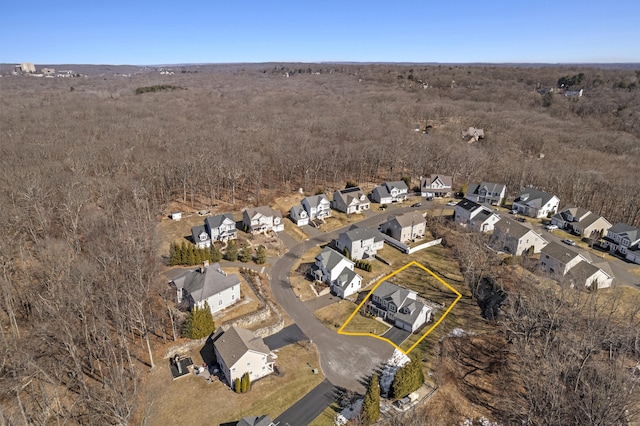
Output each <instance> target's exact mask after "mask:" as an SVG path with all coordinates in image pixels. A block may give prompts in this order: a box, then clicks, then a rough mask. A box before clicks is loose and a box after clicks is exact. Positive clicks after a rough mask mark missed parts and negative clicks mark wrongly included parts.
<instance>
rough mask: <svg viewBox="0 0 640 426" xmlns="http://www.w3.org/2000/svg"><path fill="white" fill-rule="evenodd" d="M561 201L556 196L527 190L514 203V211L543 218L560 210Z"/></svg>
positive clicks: (531, 189)
mask: <svg viewBox="0 0 640 426" xmlns="http://www.w3.org/2000/svg"><path fill="white" fill-rule="evenodd" d="M559 203H560V199H559V198H558V197H556V196H555V195H552V194H549V193H547V192H544V191H539V190H537V189H533V188H527V189H526V190H524V191H523V192H521V193H520V195H519V196H518V198H516V199H515V200H514V201H513V207H512V208H511V209H512V210H513V211H516V212H518V213H520V214H522V215H525V216H529V217H535V218H541V217H547V216H548V215H552V214H554V213H555V212H556V211H557V210H558V204H559Z"/></svg>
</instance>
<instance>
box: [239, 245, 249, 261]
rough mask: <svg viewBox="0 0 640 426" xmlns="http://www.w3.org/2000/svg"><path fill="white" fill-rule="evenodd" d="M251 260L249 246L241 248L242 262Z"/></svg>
mask: <svg viewBox="0 0 640 426" xmlns="http://www.w3.org/2000/svg"><path fill="white" fill-rule="evenodd" d="M250 260H251V250H249V247H242V248H241V249H240V262H244V263H247V262H248V261H250Z"/></svg>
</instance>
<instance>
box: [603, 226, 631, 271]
mask: <svg viewBox="0 0 640 426" xmlns="http://www.w3.org/2000/svg"><path fill="white" fill-rule="evenodd" d="M599 245H600V246H601V247H602V248H604V249H609V252H611V253H612V254H617V255H620V256H622V257H624V258H625V259H627V260H628V261H629V262H633V263H638V264H640V228H636V227H634V226H631V225H627V224H626V223H616V224H615V225H613V226H612V227H611V228H609V229H608V230H607V235H606V237H605V238H603V239H602V240H601V241H600V243H599Z"/></svg>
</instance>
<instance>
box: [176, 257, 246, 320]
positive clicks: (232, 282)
mask: <svg viewBox="0 0 640 426" xmlns="http://www.w3.org/2000/svg"><path fill="white" fill-rule="evenodd" d="M170 284H172V285H173V286H174V287H175V288H176V291H177V293H178V303H181V302H182V301H183V300H187V301H188V302H189V306H190V307H194V306H198V307H199V308H203V307H204V304H205V302H207V303H208V304H209V309H211V313H212V314H213V313H216V312H218V311H220V310H222V309H224V308H227V307H229V306H231V305H233V304H234V303H236V302H237V301H238V300H240V279H239V278H238V276H237V275H235V274H233V275H228V274H227V273H226V272H224V271H223V270H222V269H221V268H220V264H219V263H214V264H212V265H208V262H205V263H204V264H203V265H202V266H201V267H200V268H198V269H197V270H195V271H189V272H187V273H186V274H184V275H182V276H180V277H178V278H175V279H174V280H173V281H172V282H171V283H170Z"/></svg>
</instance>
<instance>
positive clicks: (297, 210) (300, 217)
mask: <svg viewBox="0 0 640 426" xmlns="http://www.w3.org/2000/svg"><path fill="white" fill-rule="evenodd" d="M289 218H290V219H291V220H292V221H293V223H295V224H296V225H297V226H304V225H308V224H309V213H307V211H306V210H305V209H304V207H302V205H301V204H298V205H297V206H293V207H291V210H289Z"/></svg>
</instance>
